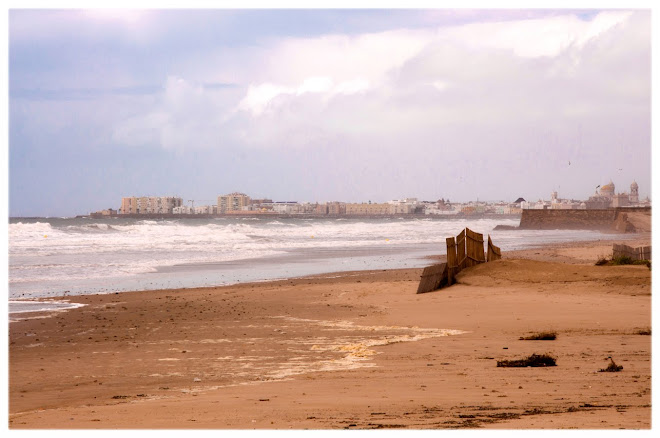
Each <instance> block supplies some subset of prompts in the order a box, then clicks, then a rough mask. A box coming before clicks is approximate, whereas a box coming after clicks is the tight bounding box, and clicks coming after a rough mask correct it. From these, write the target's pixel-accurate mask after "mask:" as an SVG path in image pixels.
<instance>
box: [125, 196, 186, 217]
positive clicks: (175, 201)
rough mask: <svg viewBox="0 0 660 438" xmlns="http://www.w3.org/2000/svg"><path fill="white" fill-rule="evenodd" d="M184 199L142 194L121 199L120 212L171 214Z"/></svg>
mask: <svg viewBox="0 0 660 438" xmlns="http://www.w3.org/2000/svg"><path fill="white" fill-rule="evenodd" d="M181 205H183V199H181V198H175V197H173V196H141V197H135V196H131V197H127V198H122V199H121V208H120V209H119V214H171V213H173V210H174V208H175V207H180V206H181Z"/></svg>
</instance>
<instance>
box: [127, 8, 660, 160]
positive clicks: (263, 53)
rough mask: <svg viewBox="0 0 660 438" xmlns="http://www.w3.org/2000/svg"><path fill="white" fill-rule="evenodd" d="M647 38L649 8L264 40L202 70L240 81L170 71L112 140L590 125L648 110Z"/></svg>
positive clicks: (369, 135)
mask: <svg viewBox="0 0 660 438" xmlns="http://www.w3.org/2000/svg"><path fill="white" fill-rule="evenodd" d="M649 35H650V23H649V16H648V14H645V13H632V12H628V11H614V12H601V13H599V14H595V15H593V16H591V17H589V18H588V19H584V18H579V17H577V16H574V15H571V14H565V15H552V16H548V17H540V18H533V19H520V20H509V21H501V22H497V21H489V22H485V23H468V24H462V25H457V26H444V27H438V28H425V29H413V30H410V29H400V30H390V31H385V32H376V33H366V34H357V35H322V36H319V37H314V38H284V39H272V40H269V41H268V42H267V43H266V44H264V45H262V46H261V47H257V48H244V49H241V56H239V57H232V59H234V60H235V62H230V63H226V65H227V66H226V67H223V65H222V63H220V62H216V63H213V66H214V68H217V70H216V71H215V72H214V75H211V76H215V77H217V78H226V77H233V78H237V77H240V78H241V80H242V82H243V83H244V85H243V86H242V87H241V86H237V87H236V88H235V89H234V90H232V92H231V93H216V92H214V90H211V89H209V88H206V87H204V86H195V85H193V82H192V81H190V80H187V79H184V78H173V77H172V78H170V79H168V81H167V84H166V86H165V87H164V89H163V92H162V95H161V96H160V98H159V99H158V100H157V102H156V105H155V106H154V107H153V109H152V111H150V112H149V113H148V114H141V115H140V114H136V115H135V117H132V118H128V119H126V120H124V121H123V122H122V123H120V124H118V126H117V127H116V129H115V137H114V138H115V140H116V141H119V142H126V143H130V144H137V143H140V144H160V145H161V146H162V147H164V148H168V149H169V148H180V149H195V148H208V147H223V144H228V143H232V144H236V145H244V146H246V147H250V148H254V147H257V148H269V149H277V148H281V149H290V148H294V149H295V148H315V147H320V145H327V144H331V143H332V142H337V141H342V142H349V143H351V144H355V145H359V147H366V148H378V147H380V148H384V147H397V146H396V145H400V144H401V142H404V143H405V142H406V141H407V140H406V139H410V138H414V139H415V140H416V141H417V142H419V144H422V145H428V147H431V146H432V145H433V144H434V142H435V139H437V138H439V137H451V136H457V138H454V140H453V142H454V143H460V141H461V140H460V133H461V132H463V131H464V130H466V129H467V130H475V129H476V130H484V131H485V132H488V130H491V129H497V130H502V129H503V130H506V129H520V127H525V126H526V127H529V126H535V125H539V124H540V125H543V124H545V125H547V126H552V127H560V126H561V125H562V123H566V122H567V121H571V123H572V121H579V120H584V121H591V122H593V123H603V121H604V120H606V119H607V118H608V117H614V116H615V114H616V109H614V108H617V107H621V106H622V105H623V106H626V107H627V108H629V110H630V111H632V112H631V114H634V115H643V114H644V112H645V111H648V110H649V102H648V96H649V95H650V63H649V62H650V61H649V59H647V58H644V57H642V56H639V55H641V54H643V53H650V45H649ZM233 53H235V52H232V54H233ZM622 62H625V63H626V65H625V66H624V65H621V63H622ZM257 67H258V68H257ZM645 99H646V100H645ZM596 121H598V122H596ZM141 126H143V128H141ZM141 129H142V130H143V131H144V132H142V133H140V132H138V131H140V130H141ZM525 129H530V128H525ZM558 129H559V128H558ZM482 137H484V138H488V137H489V136H488V135H487V134H486V135H484V136H482ZM483 147H486V146H483ZM515 147H518V148H520V147H524V146H522V145H521V146H515ZM512 148H514V145H511V146H509V149H512Z"/></svg>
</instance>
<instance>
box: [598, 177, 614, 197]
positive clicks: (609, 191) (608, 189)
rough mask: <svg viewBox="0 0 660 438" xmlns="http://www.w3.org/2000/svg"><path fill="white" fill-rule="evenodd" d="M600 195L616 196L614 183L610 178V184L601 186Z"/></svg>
mask: <svg viewBox="0 0 660 438" xmlns="http://www.w3.org/2000/svg"><path fill="white" fill-rule="evenodd" d="M600 196H605V197H608V198H611V197H612V196H614V183H613V182H612V181H611V180H610V183H609V184H605V185H604V186H602V187H601V188H600Z"/></svg>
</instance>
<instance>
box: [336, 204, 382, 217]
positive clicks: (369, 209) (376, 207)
mask: <svg viewBox="0 0 660 438" xmlns="http://www.w3.org/2000/svg"><path fill="white" fill-rule="evenodd" d="M346 214H355V215H377V214H391V213H390V204H364V203H362V204H357V203H352V204H346Z"/></svg>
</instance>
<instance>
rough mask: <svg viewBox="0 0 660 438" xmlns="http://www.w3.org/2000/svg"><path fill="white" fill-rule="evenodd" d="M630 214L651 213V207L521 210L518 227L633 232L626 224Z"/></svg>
mask: <svg viewBox="0 0 660 438" xmlns="http://www.w3.org/2000/svg"><path fill="white" fill-rule="evenodd" d="M624 214H625V216H624ZM631 215H644V216H646V215H648V216H650V215H651V208H649V207H640V208H609V209H604V210H523V212H522V216H521V217H520V229H526V230H557V229H572V230H612V231H620V232H634V231H635V227H632V226H628V217H629V216H631Z"/></svg>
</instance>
